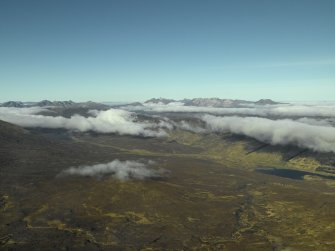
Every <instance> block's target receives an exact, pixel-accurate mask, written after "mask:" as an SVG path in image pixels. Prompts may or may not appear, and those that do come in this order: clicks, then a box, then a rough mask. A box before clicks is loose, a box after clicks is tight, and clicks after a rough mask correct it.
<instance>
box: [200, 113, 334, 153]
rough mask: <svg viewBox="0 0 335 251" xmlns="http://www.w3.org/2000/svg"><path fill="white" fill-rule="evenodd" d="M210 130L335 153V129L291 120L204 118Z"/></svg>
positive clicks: (210, 116) (208, 116)
mask: <svg viewBox="0 0 335 251" xmlns="http://www.w3.org/2000/svg"><path fill="white" fill-rule="evenodd" d="M202 119H203V121H205V122H206V124H207V126H208V128H209V130H211V131H216V132H231V133H235V134H241V135H245V136H249V137H252V138H255V139H257V140H259V141H262V142H266V143H269V144H272V145H289V144H291V145H296V146H299V147H302V148H308V149H311V150H314V151H319V152H334V153H335V128H333V127H327V126H315V125H308V124H305V123H301V122H297V121H293V120H290V119H282V120H271V119H266V118H258V117H236V116H233V117H218V116H213V115H204V116H203V117H202Z"/></svg>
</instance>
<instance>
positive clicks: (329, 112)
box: [123, 103, 335, 117]
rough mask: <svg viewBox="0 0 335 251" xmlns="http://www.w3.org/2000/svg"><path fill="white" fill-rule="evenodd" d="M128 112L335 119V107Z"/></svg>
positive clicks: (173, 107)
mask: <svg viewBox="0 0 335 251" xmlns="http://www.w3.org/2000/svg"><path fill="white" fill-rule="evenodd" d="M123 109H126V110H129V111H146V112H192V113H211V114H218V115H246V116H260V117H269V116H280V117H335V105H334V104H328V105H293V104H291V105H284V104H282V105H262V106H259V105H253V106H252V107H239V108H238V107H237V108H218V107H200V106H185V105H183V104H182V103H170V104H167V105H164V104H152V103H151V104H144V105H143V106H125V107H123Z"/></svg>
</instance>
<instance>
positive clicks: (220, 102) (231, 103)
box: [0, 98, 281, 110]
mask: <svg viewBox="0 0 335 251" xmlns="http://www.w3.org/2000/svg"><path fill="white" fill-rule="evenodd" d="M174 102H178V103H182V104H183V105H185V106H199V107H200V106H202V107H245V106H250V105H276V104H281V103H279V102H275V101H273V100H271V99H260V100H258V101H256V102H254V101H247V100H240V99H220V98H194V99H183V100H174V99H166V98H152V99H149V100H147V101H145V102H144V103H140V102H134V103H130V104H128V105H131V106H142V105H143V104H164V105H167V104H171V103H174ZM0 106H1V107H17V108H22V107H33V106H39V107H53V108H65V109H67V108H71V109H74V108H75V109H77V108H86V109H98V110H102V109H108V108H110V107H122V106H124V105H116V106H110V105H106V104H102V103H96V102H92V101H88V102H79V103H76V102H74V101H72V100H68V101H50V100H42V101H40V102H21V101H8V102H5V103H2V104H0Z"/></svg>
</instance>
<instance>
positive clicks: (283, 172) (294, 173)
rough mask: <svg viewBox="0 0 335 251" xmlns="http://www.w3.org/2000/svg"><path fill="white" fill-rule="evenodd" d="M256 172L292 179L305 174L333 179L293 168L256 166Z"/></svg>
mask: <svg viewBox="0 0 335 251" xmlns="http://www.w3.org/2000/svg"><path fill="white" fill-rule="evenodd" d="M256 171H257V172H260V173H264V174H269V175H275V176H279V177H284V178H289V179H294V180H303V179H304V176H305V175H310V176H316V177H321V178H325V179H335V177H333V176H327V175H322V174H317V173H312V172H306V171H300V170H293V169H281V168H256Z"/></svg>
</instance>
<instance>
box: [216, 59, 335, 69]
mask: <svg viewBox="0 0 335 251" xmlns="http://www.w3.org/2000/svg"><path fill="white" fill-rule="evenodd" d="M325 66H335V59H323V60H300V61H299V60H298V61H271V62H245V63H240V64H234V63H232V64H227V65H222V66H218V67H214V68H215V69H227V68H228V69H264V68H287V67H325Z"/></svg>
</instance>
